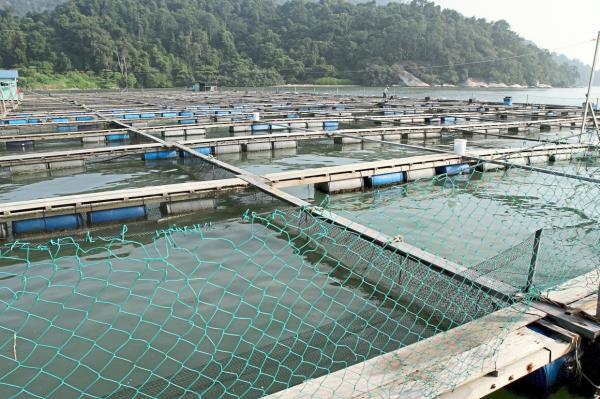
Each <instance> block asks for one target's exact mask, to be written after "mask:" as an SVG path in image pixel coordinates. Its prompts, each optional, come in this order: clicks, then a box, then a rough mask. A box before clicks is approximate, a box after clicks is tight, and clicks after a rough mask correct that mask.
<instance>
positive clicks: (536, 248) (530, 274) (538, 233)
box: [525, 229, 542, 294]
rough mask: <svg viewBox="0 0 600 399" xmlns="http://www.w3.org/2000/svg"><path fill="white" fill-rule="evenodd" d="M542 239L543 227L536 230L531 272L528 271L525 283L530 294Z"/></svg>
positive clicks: (530, 265)
mask: <svg viewBox="0 0 600 399" xmlns="http://www.w3.org/2000/svg"><path fill="white" fill-rule="evenodd" d="M541 240H542V229H539V230H538V231H536V232H535V238H534V240H533V254H532V255H531V262H530V263H529V272H528V273H527V284H526V285H525V293H526V294H528V293H529V292H530V291H531V288H532V287H533V280H534V278H535V269H536V267H537V260H538V252H539V250H540V241H541Z"/></svg>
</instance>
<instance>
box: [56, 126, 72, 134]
mask: <svg viewBox="0 0 600 399" xmlns="http://www.w3.org/2000/svg"><path fill="white" fill-rule="evenodd" d="M56 130H57V131H58V132H59V133H66V132H76V131H77V125H62V126H57V127H56Z"/></svg>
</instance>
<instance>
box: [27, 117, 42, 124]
mask: <svg viewBox="0 0 600 399" xmlns="http://www.w3.org/2000/svg"><path fill="white" fill-rule="evenodd" d="M27 123H40V120H39V119H37V118H31V119H27Z"/></svg>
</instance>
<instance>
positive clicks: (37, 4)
mask: <svg viewBox="0 0 600 399" xmlns="http://www.w3.org/2000/svg"><path fill="white" fill-rule="evenodd" d="M65 1H66V0H0V8H6V7H10V8H12V9H13V10H14V11H15V12H16V13H17V14H18V15H25V14H27V13H28V12H39V11H44V10H52V9H54V8H55V7H56V6H57V5H59V4H61V3H64V2H65Z"/></svg>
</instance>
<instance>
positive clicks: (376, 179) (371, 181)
mask: <svg viewBox="0 0 600 399" xmlns="http://www.w3.org/2000/svg"><path fill="white" fill-rule="evenodd" d="M404 181H405V176H404V172H397V173H385V174H383V175H374V176H371V177H369V178H368V185H369V186H370V187H381V186H389V185H392V184H400V183H404Z"/></svg>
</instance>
